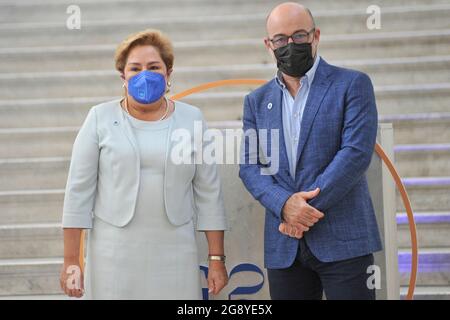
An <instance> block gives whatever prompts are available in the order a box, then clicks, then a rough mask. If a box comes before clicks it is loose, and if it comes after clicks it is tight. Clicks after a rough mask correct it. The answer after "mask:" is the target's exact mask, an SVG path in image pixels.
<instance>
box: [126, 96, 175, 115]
mask: <svg viewBox="0 0 450 320" xmlns="http://www.w3.org/2000/svg"><path fill="white" fill-rule="evenodd" d="M164 100H165V102H166V112H165V113H164V115H163V116H162V117H161V118H160V119H159V120H154V121H161V120H164V118H165V117H167V114H168V113H169V100H168V99H167V97H166V96H164ZM125 111H126V112H127V113H128V114H129V115H130V116H131V114H130V111H129V110H128V96H125Z"/></svg>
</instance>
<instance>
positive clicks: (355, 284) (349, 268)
mask: <svg viewBox="0 0 450 320" xmlns="http://www.w3.org/2000/svg"><path fill="white" fill-rule="evenodd" d="M373 262H374V259H373V254H369V255H366V256H362V257H357V258H352V259H348V260H342V261H336V262H321V261H319V260H318V259H317V258H316V257H314V255H313V254H312V252H311V251H310V250H309V248H308V245H307V244H306V241H305V240H304V239H301V240H300V244H299V252H298V255H297V257H296V259H295V262H294V264H293V265H292V266H291V267H289V268H287V269H268V270H267V271H268V277H269V290H270V296H271V298H272V299H273V300H320V299H322V296H323V293H324V292H325V296H326V299H327V300H375V289H369V288H368V286H367V279H368V278H369V276H370V274H368V273H367V267H369V266H370V265H373Z"/></svg>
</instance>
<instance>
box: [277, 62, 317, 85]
mask: <svg viewBox="0 0 450 320" xmlns="http://www.w3.org/2000/svg"><path fill="white" fill-rule="evenodd" d="M319 62H320V56H319V54H317V57H316V60H315V61H314V64H313V66H312V67H311V69H309V70H308V72H306V74H305V75H304V76H303V77H302V78H300V81H302V80H303V78H306V80H307V81H308V86H309V87H311V84H312V82H313V80H314V76H315V75H316V71H317V67H318V66H319ZM275 79H276V82H277V84H278V86H280V87H281V89H285V88H286V85H285V84H284V81H283V75H282V74H281V71H280V70H277V73H276V75H275Z"/></svg>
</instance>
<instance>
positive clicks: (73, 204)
mask: <svg viewBox="0 0 450 320" xmlns="http://www.w3.org/2000/svg"><path fill="white" fill-rule="evenodd" d="M171 117H173V121H171V125H170V127H169V136H168V139H167V144H168V145H167V155H166V163H165V176H164V203H165V209H166V213H167V217H168V219H169V221H170V222H171V223H172V224H173V225H175V226H180V225H183V224H185V223H188V222H189V221H190V220H191V219H193V217H194V214H196V220H197V230H225V229H226V217H225V210H224V203H223V196H222V190H221V184H220V179H219V175H218V172H217V167H216V165H211V164H206V163H201V164H196V163H192V164H175V163H173V162H172V161H171V159H170V156H169V155H170V151H171V149H172V148H173V147H174V144H175V143H176V142H175V141H171V140H172V139H170V137H171V133H172V132H173V131H174V130H176V129H184V130H188V131H190V132H191V136H192V137H194V122H195V121H201V122H202V123H203V129H205V128H206V123H205V121H204V119H203V115H202V113H201V111H200V110H199V109H198V108H196V107H193V106H190V105H188V104H185V103H182V102H178V101H177V102H175V112H174V113H173V114H172V115H171ZM201 143H204V142H201ZM196 152H197V149H196V148H192V156H194V154H195V153H196ZM139 155H140V153H139V150H138V147H137V142H136V139H135V137H134V134H133V130H132V129H131V127H130V124H129V121H128V119H126V115H125V114H124V113H123V111H122V108H121V106H120V100H114V101H110V102H106V103H102V104H99V105H96V106H94V107H92V108H91V109H90V111H89V113H88V115H87V117H86V120H85V121H84V123H83V125H82V127H81V129H80V131H79V132H78V135H77V137H76V139H75V143H74V145H73V150H72V159H71V163H70V169H69V175H68V179H67V185H66V191H65V196H64V209H63V222H62V224H63V228H82V229H90V228H92V220H93V218H94V217H98V218H100V219H102V220H103V221H105V222H108V223H110V224H112V225H115V226H117V227H123V226H126V225H127V224H128V223H129V222H130V221H131V219H133V216H134V212H135V206H136V200H137V195H138V190H139V177H140V156H139ZM149 209H151V208H149Z"/></svg>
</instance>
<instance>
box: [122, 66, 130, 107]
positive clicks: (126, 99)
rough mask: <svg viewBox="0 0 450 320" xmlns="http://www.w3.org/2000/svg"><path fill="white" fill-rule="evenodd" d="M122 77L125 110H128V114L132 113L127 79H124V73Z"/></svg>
mask: <svg viewBox="0 0 450 320" xmlns="http://www.w3.org/2000/svg"><path fill="white" fill-rule="evenodd" d="M122 79H123V80H124V81H123V84H122V88H123V89H124V104H125V111H126V113H128V114H130V112H129V111H128V92H127V87H126V86H125V83H126V82H125V79H124V76H123V75H122Z"/></svg>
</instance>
